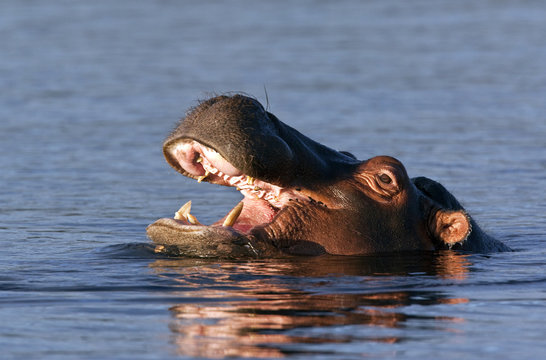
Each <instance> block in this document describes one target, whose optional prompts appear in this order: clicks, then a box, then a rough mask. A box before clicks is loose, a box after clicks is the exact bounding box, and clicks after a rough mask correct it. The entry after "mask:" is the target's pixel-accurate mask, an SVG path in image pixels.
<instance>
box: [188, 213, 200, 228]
mask: <svg viewBox="0 0 546 360" xmlns="http://www.w3.org/2000/svg"><path fill="white" fill-rule="evenodd" d="M187 219H188V222H189V223H190V224H192V225H201V223H200V222H199V221H198V220H197V218H196V217H195V216H193V215H192V214H189V213H188V215H187Z"/></svg>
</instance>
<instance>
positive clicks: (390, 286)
mask: <svg viewBox="0 0 546 360" xmlns="http://www.w3.org/2000/svg"><path fill="white" fill-rule="evenodd" d="M151 266H152V268H154V270H155V271H156V272H157V273H158V275H159V276H162V277H166V278H168V279H170V280H174V281H175V282H176V284H177V285H179V286H180V289H184V292H180V295H181V299H180V300H181V301H180V303H179V304H178V305H175V306H172V307H171V308H170V310H171V312H172V315H173V320H172V322H171V323H170V329H171V331H172V333H173V334H174V342H175V344H176V348H177V351H178V352H179V353H180V354H182V355H186V356H193V357H224V356H239V357H257V358H263V357H283V356H285V355H287V354H288V353H291V354H293V353H313V352H314V351H313V347H312V346H310V345H311V344H313V345H315V346H318V345H320V344H322V345H336V344H337V346H341V345H342V344H351V343H355V342H358V343H360V344H361V343H384V344H394V343H398V342H400V341H403V340H404V339H405V338H404V337H407V336H408V332H407V331H406V332H402V331H397V329H398V330H399V329H401V328H403V327H405V326H407V323H408V322H409V321H419V322H420V326H428V327H430V329H432V330H434V331H452V329H449V324H450V323H456V322H462V321H463V319H461V318H456V317H450V316H437V315H418V316H417V315H412V314H407V312H405V311H404V310H405V308H406V307H408V306H410V305H421V306H428V305H437V304H458V303H463V302H468V300H467V299H461V298H450V297H449V296H448V295H446V294H445V293H442V292H439V291H423V290H419V291H417V290H413V288H420V289H422V288H423V286H422V285H423V284H422V281H423V276H424V275H425V278H426V275H431V276H430V280H431V281H446V279H447V280H448V281H460V280H464V279H465V278H466V274H467V272H468V271H469V266H470V263H469V261H468V259H467V257H466V256H465V255H461V254H456V253H452V252H450V251H446V252H441V253H438V254H409V255H408V254H405V255H400V254H399V255H385V256H381V257H371V256H370V257H354V258H353V257H319V258H309V259H307V258H305V259H285V260H275V261H272V260H271V261H259V262H254V261H253V262H229V263H221V264H218V263H216V264H215V263H213V262H210V261H205V260H192V259H179V260H175V259H165V260H157V261H156V262H154V263H153V264H152V265H151ZM411 276H414V277H415V278H416V279H420V283H418V284H417V283H416V284H415V286H414V287H413V288H412V287H411V286H408V279H411ZM401 278H402V280H403V281H402V280H401ZM203 279H209V282H208V284H206V283H205V284H204V282H203ZM210 279H214V282H213V283H211V282H210ZM301 289H305V290H301ZM196 298H199V299H201V301H199V302H198V303H197V302H195V299H196ZM188 300H190V301H188ZM427 324H428V325H427ZM341 326H343V327H344V329H345V330H344V331H336V329H339V327H341ZM347 326H354V327H355V331H354V332H352V331H347V330H346V329H347ZM315 351H316V350H315ZM332 351H333V350H332ZM334 352H335V351H334ZM320 353H321V354H324V348H321V350H320Z"/></svg>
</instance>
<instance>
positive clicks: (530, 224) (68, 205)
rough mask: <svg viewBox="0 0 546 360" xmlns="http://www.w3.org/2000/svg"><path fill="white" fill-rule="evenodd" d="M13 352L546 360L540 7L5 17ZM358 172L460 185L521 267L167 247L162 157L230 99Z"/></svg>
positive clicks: (181, 6)
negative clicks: (189, 119)
mask: <svg viewBox="0 0 546 360" xmlns="http://www.w3.org/2000/svg"><path fill="white" fill-rule="evenodd" d="M0 10H1V11H0V42H1V44H2V52H1V55H0V89H1V90H2V96H1V97H0V150H1V156H0V169H1V171H0V174H1V176H0V178H1V181H2V182H1V187H0V204H2V206H1V208H0V239H1V241H2V244H3V246H2V251H1V252H0V302H1V306H0V319H1V321H2V326H1V327H0V348H1V349H2V357H3V358H6V359H15V358H17V359H22V358H24V359H59V358H69V359H73V358H80V359H103V358H119V359H122V358H126V359H165V358H194V357H213V358H214V357H222V356H233V357H253V358H276V357H290V358H301V359H327V358H343V359H349V358H361V357H370V358H392V357H400V358H404V359H417V358H419V359H422V358H432V357H439V356H441V357H442V358H446V359H460V358H494V359H515V358H517V359H520V358H540V357H544V356H545V354H546V346H545V345H544V334H546V327H545V325H544V323H545V320H546V311H545V299H546V275H544V274H545V270H546V266H545V265H546V250H545V249H544V245H543V244H544V240H545V236H544V234H545V233H546V225H545V224H546V215H545V214H546V205H545V204H546V197H545V195H544V189H545V188H546V172H545V170H546V118H545V115H544V114H546V100H545V99H546V98H545V94H546V46H544V45H545V40H544V34H545V33H546V22H544V19H545V18H546V6H544V4H543V3H542V2H540V1H481V2H475V1H457V2H443V1H440V2H438V1H428V0H422V1H412V2H407V3H406V2H398V1H367V2H359V1H350V0H347V1H337V2H332V3H328V2H323V1H311V0H308V1H300V2H297V3H296V4H294V3H293V2H288V1H286V2H285V1H280V2H279V1H276V2H270V3H261V4H255V3H254V2H251V1H243V0H241V1H232V2H219V1H201V2H199V3H192V4H186V3H185V2H177V1H116V2H115V3H114V2H110V1H93V2H73V1H58V2H42V1H32V0H30V1H9V0H7V1H3V2H2V4H0ZM264 87H265V89H267V95H268V96H267V99H268V102H269V105H268V106H269V109H270V111H272V112H273V113H275V114H276V115H277V116H278V117H279V118H280V119H281V120H283V121H285V122H287V123H289V124H290V125H292V126H294V127H296V128H297V129H299V130H301V131H302V132H303V133H305V134H308V135H310V136H311V137H312V138H314V139H317V140H319V141H321V142H323V143H325V144H327V145H329V146H331V147H333V148H336V149H340V150H348V151H351V152H353V153H354V154H355V155H357V156H358V157H359V158H363V159H364V158H369V157H371V156H374V155H379V154H387V155H391V156H395V157H397V158H399V159H400V160H401V161H402V162H403V163H404V164H405V165H406V167H407V170H408V173H409V174H410V176H419V175H424V176H428V177H430V178H433V179H436V180H438V181H440V182H442V183H443V184H444V185H445V186H446V187H447V188H448V189H450V190H451V191H452V192H453V193H454V194H455V195H456V196H457V198H459V199H460V200H461V202H462V203H463V204H464V206H465V207H466V208H467V209H468V210H469V211H470V212H471V214H472V215H473V216H474V217H475V218H476V219H477V220H478V222H479V223H480V224H481V225H482V226H483V227H484V228H485V229H486V230H487V231H488V232H490V233H491V234H493V235H495V236H496V237H498V238H499V239H501V240H502V241H504V242H505V243H507V244H508V245H509V246H511V247H512V248H514V249H516V250H517V251H516V252H513V253H501V254H491V255H480V254H474V255H471V254H459V253H453V252H441V253H437V254H399V255H393V254H390V255H387V254H385V255H381V256H368V257H319V258H311V259H307V258H305V259H299V258H298V259H283V260H268V259H264V260H255V261H215V260H203V259H169V258H163V257H160V256H158V255H156V254H154V253H153V249H152V247H151V246H150V244H149V241H148V240H147V239H146V236H145V232H144V229H145V227H146V226H147V225H148V224H149V223H151V222H153V221H154V220H156V219H157V218H159V217H164V216H171V215H172V214H173V212H174V211H175V210H176V209H178V207H179V206H180V205H181V204H182V203H184V202H186V201H187V200H190V199H191V200H193V203H194V209H195V210H194V212H195V215H196V216H197V217H198V218H199V219H200V220H201V221H202V222H205V223H210V222H214V221H216V220H217V219H218V218H220V217H222V216H223V215H224V214H225V213H226V212H227V211H228V209H230V208H231V207H233V205H234V204H235V203H236V202H237V201H238V199H239V195H238V194H237V193H236V192H235V191H230V190H229V189H224V188H217V187H215V186H210V185H208V184H197V183H196V182H192V181H190V180H188V179H184V178H182V177H181V176H180V175H178V174H177V173H176V172H175V171H173V170H172V169H170V168H169V167H168V165H167V164H166V163H165V161H164V159H163V157H162V153H161V142H162V140H163V139H164V137H165V136H166V135H167V133H168V132H169V130H170V129H172V127H173V126H174V124H175V122H176V121H177V120H178V119H179V118H181V117H182V116H183V114H184V111H185V110H186V109H187V108H188V107H190V106H193V105H195V104H196V100H197V99H199V98H204V97H206V96H207V95H208V94H211V93H222V92H226V91H243V92H246V93H250V94H253V95H255V96H256V97H257V98H258V99H259V100H261V101H262V102H263V103H266V94H265V91H264Z"/></svg>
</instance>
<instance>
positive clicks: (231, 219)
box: [222, 201, 243, 226]
mask: <svg viewBox="0 0 546 360" xmlns="http://www.w3.org/2000/svg"><path fill="white" fill-rule="evenodd" d="M241 211H243V202H242V201H241V202H240V203H238V204H237V206H235V207H234V208H233V210H231V211H230V212H229V214H228V216H226V220H224V223H223V224H222V225H223V226H233V224H235V221H237V218H238V217H239V215H241Z"/></svg>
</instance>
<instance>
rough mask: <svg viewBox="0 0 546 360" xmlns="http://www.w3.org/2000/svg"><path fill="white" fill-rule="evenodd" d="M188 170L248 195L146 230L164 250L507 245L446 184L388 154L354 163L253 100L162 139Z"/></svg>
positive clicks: (211, 103) (270, 251)
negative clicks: (212, 215)
mask: <svg viewBox="0 0 546 360" xmlns="http://www.w3.org/2000/svg"><path fill="white" fill-rule="evenodd" d="M163 152H164V154H165V157H166V159H167V162H168V163H169V164H170V165H171V166H172V167H173V168H174V169H176V170H177V171H178V172H180V173H181V174H183V175H185V176H188V177H190V178H193V179H196V180H198V181H199V182H201V181H207V182H210V183H213V184H219V185H225V186H231V187H236V188H237V189H238V190H239V191H240V192H241V193H242V194H243V196H244V198H243V200H242V201H241V202H240V203H239V204H238V205H237V206H235V207H234V209H233V210H232V211H231V212H230V213H229V214H227V215H226V216H225V217H224V218H223V219H221V220H219V221H217V222H216V223H214V224H212V225H209V226H205V225H202V224H200V223H199V222H198V221H197V219H196V218H195V217H194V216H193V215H192V214H191V213H190V206H191V203H188V204H186V205H185V206H183V207H182V208H181V209H180V210H179V211H178V212H177V213H176V215H175V218H174V219H167V218H164V219H159V220H158V221H156V222H155V223H153V224H151V225H150V226H149V227H148V228H147V233H148V236H149V237H150V238H151V239H152V240H153V241H154V242H155V243H156V244H158V245H160V246H159V247H158V251H165V252H169V253H174V254H183V255H190V256H204V257H245V256H253V257H261V256H279V255H282V254H293V255H319V254H324V253H329V254H335V255H362V254H370V253H379V252H393V251H408V250H438V249H449V248H452V249H461V250H468V251H477V252H491V251H503V250H509V248H508V247H507V246H505V245H504V244H502V243H501V242H499V241H497V240H496V239H494V238H492V237H490V236H488V235H486V234H485V233H484V232H483V231H482V230H481V229H480V227H479V226H478V225H477V224H476V222H475V221H474V220H473V219H472V218H471V217H470V216H469V215H468V214H467V212H466V211H465V210H464V209H463V207H462V206H461V205H460V204H459V202H458V201H457V200H456V199H455V198H454V197H453V195H451V194H450V193H449V192H448V191H447V190H446V189H445V188H444V187H443V186H442V185H441V184H439V183H437V182H435V181H433V180H430V179H428V178H425V177H418V178H413V179H410V178H409V177H408V175H407V173H406V169H405V168H404V166H403V165H402V163H401V162H400V161H398V160H397V159H394V158H392V157H389V156H378V157H374V158H371V159H368V160H365V161H360V160H357V159H356V158H355V157H354V156H352V155H351V154H349V153H346V152H339V151H335V150H333V149H330V148H328V147H326V146H324V145H322V144H319V143H317V142H315V141H313V140H311V139H309V138H308V137H306V136H304V135H302V134H301V133H299V132H298V131H297V130H295V129H293V128H291V127H290V126H288V125H286V124H284V123H283V122H281V121H280V120H279V119H277V117H275V115H273V114H271V113H270V112H268V111H266V110H265V109H264V108H263V106H262V105H261V104H260V103H259V102H258V101H257V100H255V99H252V98H250V97H247V96H243V95H233V96H218V97H214V98H211V99H209V100H206V101H204V102H202V103H200V104H199V105H198V106H197V107H196V108H194V109H192V110H191V111H190V112H189V113H188V114H187V116H186V117H185V118H184V119H183V120H182V122H181V123H180V124H179V125H178V127H177V128H176V129H175V130H174V131H173V132H172V134H171V135H170V136H169V137H168V138H167V139H166V141H165V142H164V144H163Z"/></svg>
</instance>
